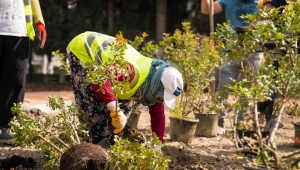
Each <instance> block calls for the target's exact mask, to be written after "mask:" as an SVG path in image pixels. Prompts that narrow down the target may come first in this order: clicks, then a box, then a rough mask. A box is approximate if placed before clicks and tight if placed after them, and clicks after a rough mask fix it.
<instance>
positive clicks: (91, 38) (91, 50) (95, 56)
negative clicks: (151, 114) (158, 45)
mask: <svg viewBox="0 0 300 170" xmlns="http://www.w3.org/2000/svg"><path fill="white" fill-rule="evenodd" d="M113 41H115V38H114V37H111V36H108V35H105V34H101V33H97V32H90V31H87V32H84V33H81V34H79V35H77V36H76V37H74V38H73V39H72V40H71V42H70V43H69V48H70V51H71V52H72V53H73V54H74V55H75V56H76V57H77V58H78V59H79V60H80V61H82V62H83V63H92V62H94V61H95V60H96V61H98V62H100V63H103V62H104V63H105V62H107V61H108V59H109V58H111V59H113V55H112V53H111V51H110V49H109V46H108V44H109V43H112V42H113ZM124 60H125V61H127V62H129V63H130V64H132V65H133V66H134V67H135V70H137V71H138V73H139V79H138V81H137V83H136V85H135V86H134V87H132V88H131V89H130V90H129V91H127V92H126V93H118V94H117V95H118V99H122V100H130V99H133V95H134V94H135V93H136V91H137V89H138V88H139V87H140V86H141V85H142V84H143V82H144V81H145V80H146V78H147V76H148V74H149V70H150V66H151V63H152V61H153V59H152V58H148V57H145V56H143V55H142V54H140V53H139V52H138V51H136V50H135V49H134V48H133V47H132V46H130V45H128V44H127V49H126V50H125V55H124Z"/></svg>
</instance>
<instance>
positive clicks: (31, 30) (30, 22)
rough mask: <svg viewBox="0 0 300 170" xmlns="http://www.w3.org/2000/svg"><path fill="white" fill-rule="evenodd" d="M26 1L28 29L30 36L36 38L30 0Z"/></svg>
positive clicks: (24, 0)
mask: <svg viewBox="0 0 300 170" xmlns="http://www.w3.org/2000/svg"><path fill="white" fill-rule="evenodd" d="M23 2H24V13H25V19H26V29H27V34H28V37H29V38H30V39H31V40H34V36H35V32H34V28H33V19H32V9H31V2H30V0H23Z"/></svg>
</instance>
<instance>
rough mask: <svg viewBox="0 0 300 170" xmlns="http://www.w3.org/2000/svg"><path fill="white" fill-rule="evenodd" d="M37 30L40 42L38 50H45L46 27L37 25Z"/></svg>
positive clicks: (40, 24)
mask: <svg viewBox="0 0 300 170" xmlns="http://www.w3.org/2000/svg"><path fill="white" fill-rule="evenodd" d="M35 28H36V29H37V38H38V40H39V44H38V47H37V48H39V49H42V48H44V45H45V43H46V39H47V33H46V29H45V25H44V24H42V23H40V22H39V23H37V24H35Z"/></svg>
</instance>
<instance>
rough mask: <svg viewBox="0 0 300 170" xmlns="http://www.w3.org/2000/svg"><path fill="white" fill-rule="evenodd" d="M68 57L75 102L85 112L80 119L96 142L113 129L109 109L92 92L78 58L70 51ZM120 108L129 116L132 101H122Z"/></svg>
mask: <svg viewBox="0 0 300 170" xmlns="http://www.w3.org/2000/svg"><path fill="white" fill-rule="evenodd" d="M68 59H69V62H70V71H71V72H70V75H71V80H72V86H73V92H74V95H75V103H76V105H77V106H79V107H80V109H81V110H83V111H84V113H85V114H84V116H82V117H81V118H80V121H83V122H85V123H88V126H89V128H90V131H89V135H90V136H91V137H92V139H93V143H98V142H100V141H101V140H102V139H103V138H105V137H107V136H109V135H110V134H111V133H112V131H113V130H114V127H113V126H112V125H111V117H110V111H109V110H108V109H107V106H106V104H105V103H103V102H101V101H100V99H99V98H98V97H97V95H96V94H95V93H94V91H93V88H92V86H91V85H90V83H89V82H87V81H86V79H85V78H86V69H85V68H84V67H82V65H81V64H80V60H79V59H78V58H77V57H76V56H75V55H74V54H73V53H72V52H70V53H69V55H68ZM120 108H121V109H123V110H124V114H125V115H126V116H127V117H129V115H130V113H131V110H132V101H122V102H121V106H120Z"/></svg>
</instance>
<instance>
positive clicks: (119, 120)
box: [110, 110, 127, 134]
mask: <svg viewBox="0 0 300 170" xmlns="http://www.w3.org/2000/svg"><path fill="white" fill-rule="evenodd" d="M110 117H111V124H112V125H113V126H114V127H115V128H116V129H115V130H114V131H113V133H114V134H118V133H120V132H121V131H122V129H123V128H124V127H125V125H126V123H127V117H126V116H125V115H124V113H123V112H122V111H121V110H118V113H117V112H116V110H111V111H110Z"/></svg>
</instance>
